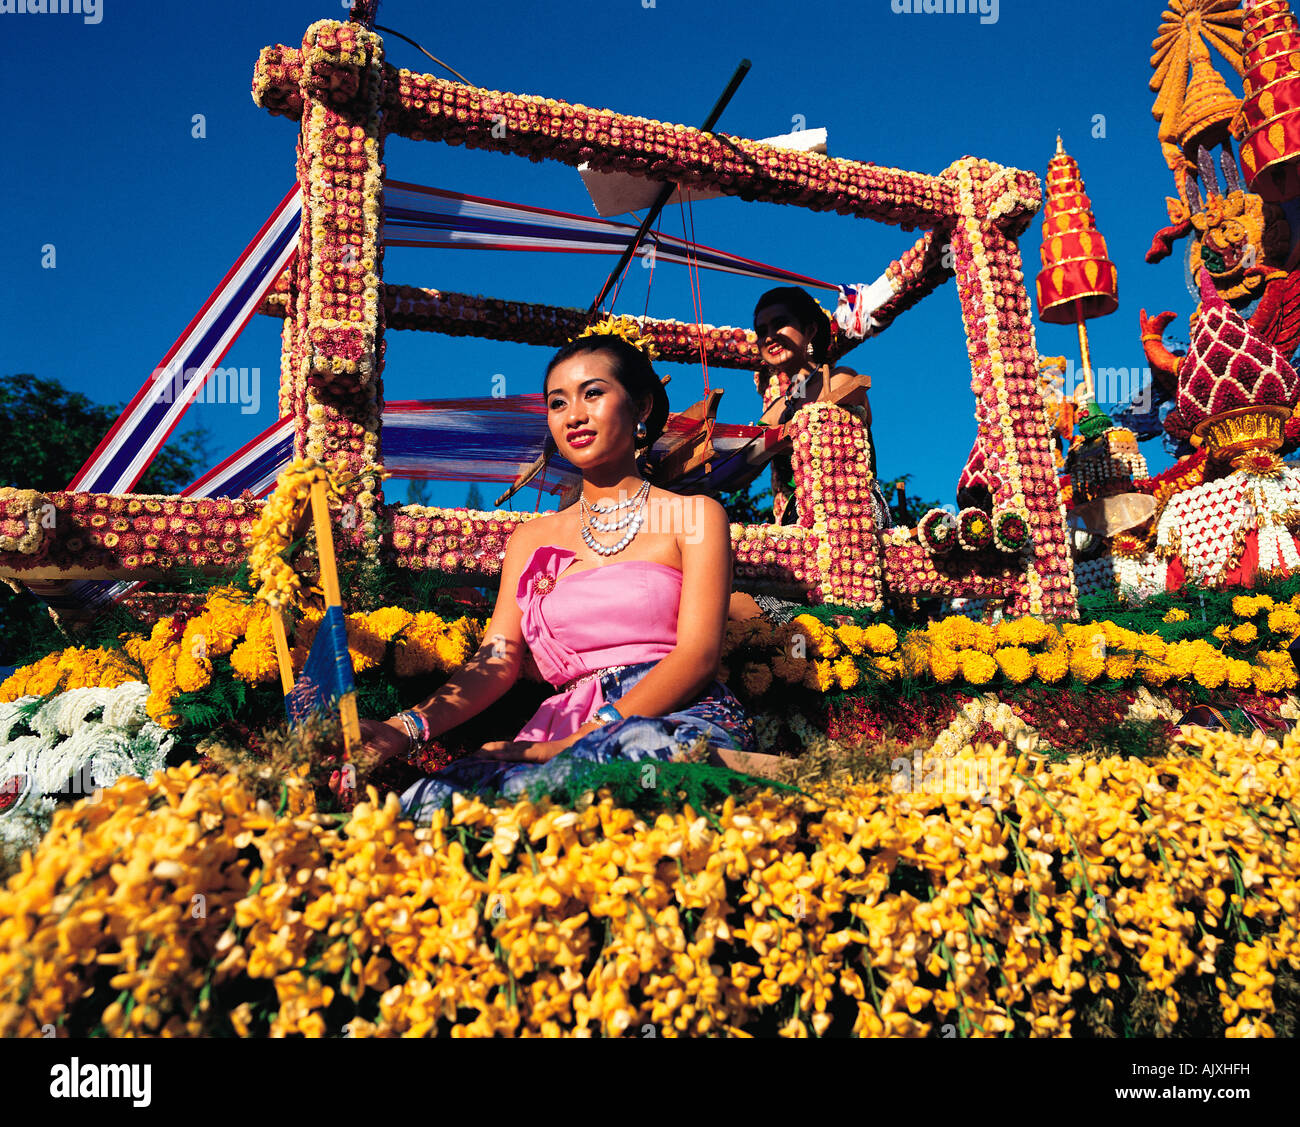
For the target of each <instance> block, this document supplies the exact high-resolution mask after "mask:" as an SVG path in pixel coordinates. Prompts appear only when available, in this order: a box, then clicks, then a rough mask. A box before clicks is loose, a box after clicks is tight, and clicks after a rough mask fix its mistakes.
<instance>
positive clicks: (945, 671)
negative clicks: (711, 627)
mask: <svg viewBox="0 0 1300 1127" xmlns="http://www.w3.org/2000/svg"><path fill="white" fill-rule="evenodd" d="M1260 600H1267V603H1268V607H1267V609H1268V618H1267V622H1266V623H1265V624H1264V626H1263V630H1262V631H1261V629H1260V628H1259V627H1257V626H1256V625H1255V624H1253V623H1250V622H1246V623H1241V624H1239V625H1238V626H1236V627H1233V628H1229V627H1228V626H1226V625H1225V626H1222V627H1220V628H1219V630H1218V631H1216V633H1215V637H1216V639H1217V641H1218V643H1219V645H1218V646H1216V645H1214V644H1212V643H1210V642H1209V641H1207V640H1205V639H1203V638H1196V639H1187V640H1183V641H1176V642H1166V641H1165V640H1164V639H1163V638H1161V637H1160V636H1159V635H1158V634H1144V633H1138V632H1136V631H1133V630H1126V629H1124V628H1123V627H1121V626H1118V625H1117V624H1115V623H1113V622H1106V621H1097V622H1086V623H1057V622H1044V621H1042V620H1041V619H1037V618H1015V619H1003V620H1002V621H1000V622H998V623H996V624H995V625H991V626H990V625H986V624H984V623H982V622H976V621H974V620H972V619H969V618H965V617H963V616H961V615H953V616H951V617H949V618H945V619H942V620H940V621H938V622H932V623H930V624H929V625H927V626H924V627H917V628H914V629H912V630H909V631H908V632H906V633H905V634H904V635H903V636H902V637H900V636H899V634H898V632H897V631H896V630H895V629H894V628H893V627H892V626H889V625H888V624H885V623H880V624H876V625H870V626H865V627H864V626H859V625H856V624H853V623H846V624H843V625H829V624H827V623H823V622H821V621H819V620H818V619H817V618H814V617H813V616H812V615H808V614H802V615H799V616H798V617H796V618H794V619H792V620H791V621H790V622H788V623H785V624H783V625H774V624H773V623H771V622H768V621H767V620H766V619H757V618H756V619H749V620H747V621H745V622H729V623H728V624H727V635H726V643H725V645H724V651H723V652H724V663H723V668H722V679H723V680H724V681H726V680H729V679H730V678H731V677H732V676H738V677H739V679H740V683H741V684H742V685H743V686H744V688H745V690H746V692H747V694H748V695H749V696H750V697H751V698H754V697H760V696H762V695H764V694H765V693H767V692H768V691H769V690H774V691H776V692H780V691H781V689H782V683H783V684H784V685H803V686H805V687H806V688H809V689H814V690H816V691H819V692H835V691H839V690H843V689H854V688H857V687H858V686H860V685H861V684H863V682H864V681H867V680H870V681H892V680H897V679H899V678H901V677H909V678H923V679H927V680H932V681H934V682H937V683H938V684H941V685H953V686H954V687H959V686H981V685H986V684H988V683H989V682H990V681H991V680H993V678H994V677H997V676H998V675H999V674H1000V675H1001V676H1002V677H1003V678H1004V679H1005V681H1007V682H1010V683H1012V684H1017V685H1021V684H1025V683H1026V682H1030V681H1034V682H1038V683H1042V684H1047V685H1057V684H1062V683H1067V682H1069V681H1071V680H1072V679H1073V680H1076V681H1080V682H1084V683H1089V684H1090V683H1092V682H1094V681H1099V680H1103V679H1106V680H1115V681H1119V682H1123V683H1125V684H1129V685H1137V684H1146V685H1148V686H1153V687H1156V686H1160V685H1164V684H1166V683H1168V682H1173V681H1184V682H1188V681H1195V682H1196V683H1197V684H1198V685H1200V686H1201V687H1202V688H1205V689H1219V688H1232V689H1236V690H1253V691H1255V692H1260V693H1282V692H1287V691H1289V690H1291V689H1293V688H1295V686H1296V684H1297V675H1296V669H1295V664H1294V662H1293V661H1292V660H1291V657H1290V655H1289V654H1288V653H1287V646H1289V645H1290V644H1291V643H1292V642H1293V641H1295V639H1296V638H1297V637H1300V611H1298V610H1297V608H1300V596H1296V598H1295V599H1293V600H1292V603H1290V604H1283V605H1282V606H1281V607H1278V608H1274V607H1273V605H1272V600H1271V599H1269V598H1268V596H1266V595H1264V596H1258V597H1254V596H1239V597H1238V598H1237V599H1235V600H1234V611H1236V613H1237V614H1239V615H1241V616H1243V617H1247V618H1249V617H1253V616H1254V615H1256V614H1259V613H1260V612H1262V611H1263V610H1265V609H1266V608H1265V605H1264V603H1263V602H1261V601H1260ZM1238 603H1240V604H1242V605H1241V609H1240V610H1238V609H1237V606H1236V604H1238ZM1265 634H1266V635H1267V636H1268V641H1269V644H1270V645H1271V646H1272V648H1262V649H1260V650H1259V651H1258V652H1257V653H1256V654H1255V655H1254V656H1253V658H1249V659H1247V658H1242V657H1234V656H1233V655H1232V654H1231V653H1229V652H1225V649H1224V648H1223V647H1226V646H1230V645H1233V644H1236V645H1238V646H1246V645H1251V644H1252V643H1255V642H1258V641H1260V640H1261V638H1263V637H1264V636H1265ZM743 650H748V651H757V652H756V654H753V655H749V654H742V656H741V657H740V659H739V660H736V658H735V656H734V655H736V654H737V651H743ZM772 651H775V656H771V657H768V656H766V655H768V654H770V653H771V652H772ZM725 659H731V660H730V661H728V660H725Z"/></svg>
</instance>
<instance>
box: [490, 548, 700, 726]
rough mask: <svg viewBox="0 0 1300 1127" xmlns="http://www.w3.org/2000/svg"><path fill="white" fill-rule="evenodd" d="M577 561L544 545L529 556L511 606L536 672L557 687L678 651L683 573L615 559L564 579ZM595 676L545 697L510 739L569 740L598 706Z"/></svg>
mask: <svg viewBox="0 0 1300 1127" xmlns="http://www.w3.org/2000/svg"><path fill="white" fill-rule="evenodd" d="M576 558H577V553H576V552H574V551H572V550H571V549H569V548H559V547H556V546H554V545H550V544H547V545H543V546H541V547H539V548H537V549H536V550H535V551H534V552H533V554H532V555H531V556H530V557H529V558H528V562H527V563H526V564H525V565H524V570H523V572H522V574H521V575H520V576H519V586H518V589H517V591H516V593H515V600H516V602H517V603H518V604H519V609H520V610H521V611H522V612H523V622H522V626H523V633H524V640H525V641H526V642H527V643H528V648H529V649H530V650H531V651H532V654H533V659H534V660H535V661H536V662H537V669H538V672H540V673H541V675H542V676H543V677H545V678H546V680H547V681H549V682H550V683H551V684H552V685H563V684H566V683H567V682H569V681H571V680H573V679H574V678H575V677H581V676H582V675H583V674H586V673H590V672H592V671H593V670H596V669H603V668H606V667H608V666H611V665H635V664H637V663H639V662H645V661H658V660H659V659H660V658H663V657H666V656H667V655H668V654H670V653H672V651H673V648H674V647H675V646H676V645H677V610H678V607H679V606H680V604H681V595H682V573H681V572H680V571H678V570H677V569H676V568H675V567H670V566H669V565H668V564H661V563H655V562H653V561H651V560H618V561H615V562H614V563H609V564H603V565H601V566H599V567H595V568H588V569H586V570H583V571H579V572H577V573H575V574H571V575H569V576H568V577H567V578H566V577H565V576H564V574H563V573H564V571H565V569H566V568H568V566H569V564H571V563H572V562H573V561H574V560H575V559H576ZM604 703H605V698H604V694H603V693H602V691H601V687H600V678H599V677H592V678H590V679H589V680H586V681H583V682H582V683H580V684H578V685H575V686H574V687H573V688H572V689H570V690H569V691H568V692H561V693H556V694H555V695H554V696H551V697H547V699H546V700H545V701H543V702H542V705H541V707H540V708H539V709H538V710H537V711H536V712H535V713H534V714H533V716H532V717H531V718H530V719H529V721H528V723H527V724H525V725H524V726H523V728H521V729H520V731H519V734H518V735H517V736H516V737H515V739H517V740H532V741H540V740H555V739H563V738H564V737H565V736H569V735H572V734H573V733H574V732H576V731H577V730H578V729H579V728H581V727H582V725H583V724H585V723H586V722H587V721H588V720H590V719H591V718H592V717H593V716H594V715H595V713H596V709H598V708H599V707H600V706H601V705H602V704H604Z"/></svg>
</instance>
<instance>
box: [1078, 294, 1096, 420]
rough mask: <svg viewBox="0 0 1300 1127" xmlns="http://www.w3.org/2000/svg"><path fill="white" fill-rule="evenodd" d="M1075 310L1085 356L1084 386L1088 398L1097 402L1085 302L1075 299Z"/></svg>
mask: <svg viewBox="0 0 1300 1127" xmlns="http://www.w3.org/2000/svg"><path fill="white" fill-rule="evenodd" d="M1074 312H1075V315H1076V316H1077V317H1078V318H1079V352H1080V354H1081V355H1082V357H1083V386H1084V390H1085V391H1086V392H1087V395H1088V398H1089V399H1091V400H1092V401H1093V402H1096V399H1097V396H1096V395H1095V393H1094V392H1093V389H1092V358H1091V357H1090V356H1089V355H1088V329H1087V326H1086V325H1084V323H1083V302H1082V301H1081V300H1079V299H1078V298H1075V301H1074Z"/></svg>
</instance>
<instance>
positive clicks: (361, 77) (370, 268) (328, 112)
mask: <svg viewBox="0 0 1300 1127" xmlns="http://www.w3.org/2000/svg"><path fill="white" fill-rule="evenodd" d="M301 58H302V66H301V70H300V72H299V78H298V81H299V87H300V92H301V96H302V107H303V108H302V127H301V132H300V134H299V140H298V184H299V186H300V188H301V190H302V197H303V208H302V227H301V230H300V233H299V238H298V255H297V259H296V266H295V273H294V279H293V284H292V285H291V287H290V293H291V295H292V297H293V302H292V308H291V320H292V322H293V328H292V330H286V342H287V344H288V346H289V347H290V349H291V358H292V359H291V364H290V368H291V371H290V373H289V383H290V388H289V395H288V399H289V401H290V402H289V405H290V406H291V407H292V410H293V414H294V419H295V429H294V453H295V455H296V456H298V457H304V456H306V457H310V458H315V459H317V460H319V461H322V462H325V463H328V464H329V465H331V466H332V467H334V468H336V469H339V470H344V471H348V472H351V473H356V474H362V475H363V477H362V478H361V479H360V480H359V481H358V482H357V483H356V484H354V485H353V486H351V487H350V491H349V493H348V497H347V500H346V502H345V503H344V505H343V507H342V513H341V515H340V518H339V522H338V523H339V526H340V528H339V531H338V533H337V535H338V539H339V542H340V543H341V544H352V545H353V546H355V547H361V548H364V550H365V551H366V553H367V554H374V553H376V552H377V551H378V545H379V520H378V513H379V508H380V506H381V505H382V498H381V496H380V486H379V471H380V470H381V469H382V465H381V461H380V449H379V428H380V409H381V404H382V391H383V389H382V383H381V373H382V370H383V353H384V309H383V303H382V302H381V301H380V300H379V290H380V279H381V276H382V264H381V259H382V253H383V251H382V245H381V242H380V224H381V222H382V198H383V172H384V169H383V164H382V163H381V161H382V157H383V140H384V134H383V125H382V122H381V117H380V105H381V100H382V97H383V90H384V55H383V42H382V40H381V39H380V37H379V36H377V35H376V34H375V33H374V32H372V31H368V30H367V29H365V28H364V27H361V26H359V25H357V24H348V23H338V22H336V21H334V20H321V21H319V22H317V23H314V24H312V25H311V27H309V28H308V29H307V33H306V36H305V37H304V39H303V49H302V57H301Z"/></svg>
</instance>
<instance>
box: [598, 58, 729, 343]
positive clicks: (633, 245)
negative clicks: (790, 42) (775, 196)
mask: <svg viewBox="0 0 1300 1127" xmlns="http://www.w3.org/2000/svg"><path fill="white" fill-rule="evenodd" d="M752 65H753V64H752V63H751V62H750V61H749V60H748V59H741V60H740V65H739V66H738V67H736V73H735V74H733V75H732V76H731V81H730V82H728V83H727V88H726V89H725V90H724V91H723V92H722V96H721V97H720V98H719V99H718V100H717V102H716V103H715V104H714V106H713V109H712V110H710V111H709V116H708V117H707V118H706V119H705V121H704V124H703V125H701V126H700V132H701V133H708V132H710V131H711V130H712V129H713V127H714V126H715V125H716V124H717V123H718V118H720V117H721V116H722V111H723V110H725V109H726V108H727V103H728V102H730V101H731V98H732V95H734V94H735V92H736V91H737V90H738V89H739V88H740V84H741V83H742V82H744V81H745V75H747V74H748V73H749V68H750V67H751V66H752ZM676 190H677V185H676V184H665V185H664V186H663V188H662V189H661V190H660V192H659V196H658V198H657V199H656V200H655V202H654V205H653V206H652V207H651V208H650V210H649V211H648V212H646V217H645V218H644V219H643V220H642V221H641V226H640V228H639V229H638V231H637V233H636V234H635V235H633V236H632V241H631V242H630V243H628V245H627V249H626V250H624V251H623V254H622V256H621V257H620V258H619V260H618V265H617V266H615V267H614V269H613V270H611V271H610V275H609V277H608V278H606V279H605V284H604V285H603V286H601V287H600V293H598V294H597V295H596V300H595V301H593V302H592V303H591V308H590V309H588V310H587V316H588V317H590V316H591V315H592V314H593V313H595V312H596V310H597V309H599V308H600V303H601V302H602V301H604V300H605V295H606V294H608V293H609V291H610V289H611V288H612V287H613V285H614V280H615V279H616V278H617V277H618V276H619V275H620V274H621V273H623V269H624V267H626V266H627V264H628V263H629V262H631V261H632V256H633V255H634V254H636V252H637V248H638V247H639V246H640V245H641V240H642V239H644V238H645V234H646V232H647V231H649V230H650V227H651V225H652V224H653V223H654V221H655V220H656V219H658V218H659V213H660V212H661V211H663V209H664V207H665V205H666V204H667V203H668V201H669V200H670V199H672V196H673V193H674V192H675V191H676Z"/></svg>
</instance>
